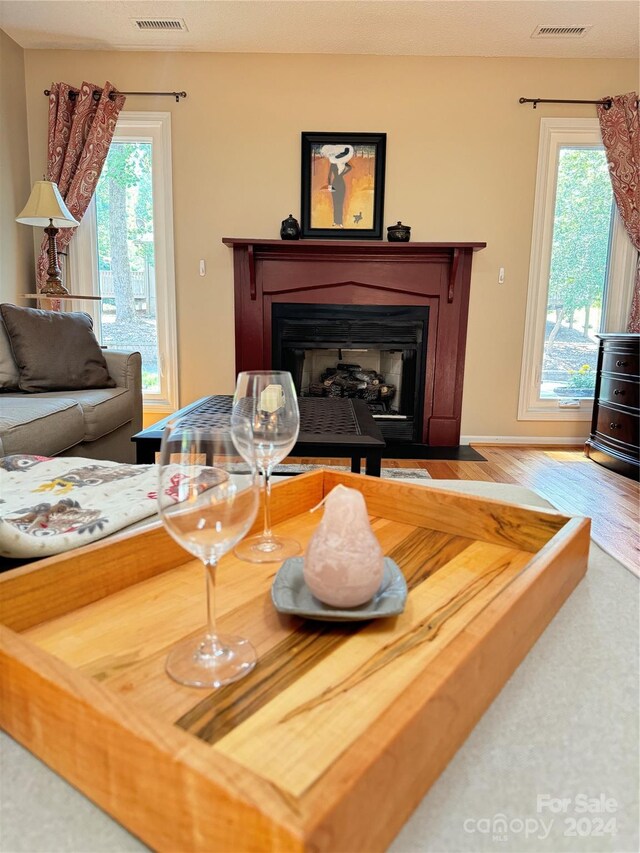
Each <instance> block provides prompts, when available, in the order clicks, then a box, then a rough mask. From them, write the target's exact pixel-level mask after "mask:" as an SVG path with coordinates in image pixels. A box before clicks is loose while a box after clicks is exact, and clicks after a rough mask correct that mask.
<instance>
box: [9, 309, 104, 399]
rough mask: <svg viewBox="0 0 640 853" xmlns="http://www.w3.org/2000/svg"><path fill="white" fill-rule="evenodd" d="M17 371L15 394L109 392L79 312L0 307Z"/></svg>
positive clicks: (101, 359) (87, 326) (86, 323)
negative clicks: (16, 390) (78, 391)
mask: <svg viewBox="0 0 640 853" xmlns="http://www.w3.org/2000/svg"><path fill="white" fill-rule="evenodd" d="M0 314H2V318H3V320H4V323H5V326H6V330H7V334H8V335H9V339H10V341H11V349H12V351H13V356H14V358H15V361H16V364H17V366H18V369H19V371H20V380H19V383H18V387H19V388H20V390H21V391H28V392H34V391H75V390H77V389H82V388H113V387H115V382H114V380H113V379H112V378H111V377H110V376H109V371H108V370H107V363H106V361H105V360H104V356H103V354H102V350H101V349H100V345H99V344H98V341H97V340H96V337H95V335H94V334H93V321H92V319H91V317H90V316H89V315H88V314H85V313H83V312H80V311H74V312H65V311H42V310H40V309H39V308H19V307H18V306H17V305H10V304H8V303H5V304H3V305H0Z"/></svg>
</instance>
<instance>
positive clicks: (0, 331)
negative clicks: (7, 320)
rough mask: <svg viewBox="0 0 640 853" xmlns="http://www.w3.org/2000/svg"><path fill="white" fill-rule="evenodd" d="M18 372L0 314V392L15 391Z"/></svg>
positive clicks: (18, 379)
mask: <svg viewBox="0 0 640 853" xmlns="http://www.w3.org/2000/svg"><path fill="white" fill-rule="evenodd" d="M19 381H20V373H19V372H18V367H17V365H16V362H15V359H14V358H13V352H12V351H11V342H10V340H9V335H7V330H6V329H5V327H4V323H3V322H2V317H1V316H0V392H2V391H17V390H18V382H19Z"/></svg>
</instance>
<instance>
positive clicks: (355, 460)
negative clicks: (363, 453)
mask: <svg viewBox="0 0 640 853" xmlns="http://www.w3.org/2000/svg"><path fill="white" fill-rule="evenodd" d="M360 471H361V468H360V454H358V455H357V456H352V457H351V473H352V474H359V473H360Z"/></svg>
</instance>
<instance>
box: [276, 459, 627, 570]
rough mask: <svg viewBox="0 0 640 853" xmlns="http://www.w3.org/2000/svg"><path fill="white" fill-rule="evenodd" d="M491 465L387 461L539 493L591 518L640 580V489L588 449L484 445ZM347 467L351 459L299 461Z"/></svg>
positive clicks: (596, 532) (438, 476)
mask: <svg viewBox="0 0 640 853" xmlns="http://www.w3.org/2000/svg"><path fill="white" fill-rule="evenodd" d="M476 450H478V452H479V453H481V454H482V455H483V456H484V457H485V458H486V460H487V461H486V462H456V461H447V462H444V461H430V460H424V459H384V460H383V467H385V468H423V469H424V470H426V471H427V472H428V473H429V475H430V476H431V477H432V478H433V479H434V480H484V481H488V482H494V483H515V484H517V485H520V486H526V487H527V488H529V489H533V490H534V491H536V492H538V494H540V495H542V497H544V498H546V499H547V500H548V501H550V502H551V503H552V504H553V505H554V506H555V507H556V508H557V509H559V510H560V511H561V512H566V513H568V514H570V515H586V516H588V517H589V518H591V535H592V537H593V539H594V540H595V541H596V542H597V543H598V544H599V545H601V546H602V547H603V548H604V549H605V550H606V551H608V552H609V553H610V554H611V555H612V556H614V557H616V559H618V560H620V561H621V562H623V563H624V564H625V565H626V566H628V567H629V568H630V569H631V570H632V571H634V572H635V573H636V574H639V575H640V535H639V526H640V487H639V486H638V483H636V482H634V481H633V480H630V479H628V478H627V477H622V476H620V475H619V474H614V473H613V472H612V471H609V470H608V469H607V468H603V467H602V466H601V465H598V464H597V463H595V462H592V461H591V460H590V459H587V458H586V457H585V456H584V453H583V451H582V448H581V447H580V448H575V449H567V448H561V449H558V448H556V449H554V448H547V447H544V448H543V447H526V448H525V447H505V446H502V445H501V446H497V445H491V446H488V445H482V446H481V445H478V446H477V447H476ZM290 461H291V462H294V461H296V462H300V463H306V464H317V465H347V464H348V460H345V459H297V460H293V459H292V460H290Z"/></svg>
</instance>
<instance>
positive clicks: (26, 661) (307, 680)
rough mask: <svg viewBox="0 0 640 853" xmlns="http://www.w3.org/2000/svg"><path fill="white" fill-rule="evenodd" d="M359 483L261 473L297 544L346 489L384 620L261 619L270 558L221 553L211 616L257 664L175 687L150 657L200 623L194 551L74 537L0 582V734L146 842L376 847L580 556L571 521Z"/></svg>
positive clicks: (583, 548)
mask: <svg viewBox="0 0 640 853" xmlns="http://www.w3.org/2000/svg"><path fill="white" fill-rule="evenodd" d="M367 480H369V481H371V478H365V477H359V476H354V475H348V474H336V473H332V472H328V471H325V472H322V471H320V472H313V473H310V474H306V475H303V476H301V477H297V478H295V480H291V481H288V482H287V483H282V484H279V485H278V486H277V487H275V488H274V507H273V514H274V520H276V521H277V530H278V532H280V533H281V534H283V535H293V536H295V537H296V538H298V539H299V541H300V542H301V544H302V545H303V546H304V545H305V544H306V542H307V541H308V539H309V537H310V535H311V533H312V532H313V530H314V529H315V526H316V525H317V523H318V521H319V517H318V514H314V515H311V514H310V513H309V512H308V510H309V509H310V508H311V507H313V506H315V505H316V504H317V503H318V502H319V501H320V500H321V499H322V497H323V496H324V495H325V494H326V493H328V491H330V490H331V488H333V487H334V486H335V485H336V484H337V483H338V482H343V483H345V484H346V485H355V486H356V487H357V488H359V489H360V490H361V491H363V493H364V495H365V498H366V500H367V505H368V508H369V512H370V514H371V517H372V523H373V529H374V531H375V532H376V535H377V536H378V538H379V541H380V543H381V545H382V547H383V550H384V553H385V554H388V555H389V556H391V557H392V558H393V559H394V560H395V561H396V562H397V563H398V565H399V566H400V567H401V569H402V570H403V572H404V574H405V577H406V579H407V584H408V587H409V590H410V593H409V597H408V601H407V607H406V609H405V611H404V612H403V613H402V614H401V615H400V616H398V617H396V618H393V619H386V620H380V621H372V622H369V623H364V624H363V623H354V624H350V625H345V624H342V625H336V624H335V623H332V624H327V623H314V622H306V621H303V620H300V619H296V618H292V617H287V616H282V615H280V614H278V613H277V612H276V611H275V609H274V608H273V605H272V603H271V600H270V594H269V593H270V587H271V584H272V581H273V578H274V575H275V573H276V571H277V568H278V565H277V564H271V565H262V566H261V565H253V564H248V563H243V562H241V561H238V560H236V559H235V558H234V557H233V556H228V557H226V558H225V559H224V560H223V561H222V563H221V565H220V567H219V573H218V592H217V602H216V608H217V612H218V615H219V629H220V630H221V631H222V632H225V631H226V632H228V633H239V634H242V635H244V636H247V637H249V638H250V639H251V641H252V642H253V644H254V645H255V647H256V649H257V651H258V655H259V663H258V665H257V667H256V668H255V670H254V671H253V672H252V673H250V674H249V676H247V677H246V678H244V679H243V680H242V681H239V682H237V683H235V684H232V685H228V686H227V687H225V688H222V689H221V690H218V691H202V690H194V689H191V688H186V687H181V686H180V685H177V684H175V683H174V682H172V681H171V680H170V679H169V678H168V677H167V676H166V674H165V672H164V661H165V658H166V655H167V652H168V650H169V648H170V647H171V645H172V644H173V643H174V642H176V641H177V640H179V639H181V638H182V637H184V636H186V635H188V634H191V633H196V632H197V630H198V629H199V628H201V626H202V623H203V622H204V618H205V587H204V574H203V569H202V566H201V564H200V563H199V561H196V560H192V559H190V558H189V556H188V555H187V554H186V553H185V552H184V551H182V549H180V548H179V547H178V546H177V545H175V543H173V541H172V540H171V539H169V537H168V536H167V535H166V534H165V533H164V531H163V530H162V529H161V528H158V529H155V530H153V531H150V532H148V533H145V534H141V535H138V536H136V537H129V538H124V539H122V540H120V541H119V542H112V543H105V544H98V545H95V546H89V547H88V548H86V549H83V551H82V552H76V554H75V555H74V556H71V557H70V556H67V555H64V556H62V557H56V558H50V559H49V560H44V561H41V562H40V563H38V564H35V565H34V566H32V567H28V568H25V569H20V570H15V571H14V572H10V573H7V574H6V575H5V576H3V578H2V579H0V605H1V606H2V617H3V618H2V621H3V622H4V623H5V625H6V626H8V628H4V629H3V650H4V664H3V667H2V671H3V673H4V675H3V683H2V687H3V698H4V699H5V700H6V701H4V702H3V712H2V718H3V722H4V725H5V726H6V727H7V730H8V731H9V732H10V733H11V734H13V735H14V736H15V737H16V738H17V739H18V740H20V741H22V742H23V743H24V744H25V745H26V746H27V747H29V748H30V749H32V751H34V752H35V753H36V754H38V755H40V756H41V757H42V758H43V759H44V760H45V761H47V762H48V763H50V764H51V766H52V767H54V769H57V770H58V771H59V772H60V773H61V774H62V775H63V776H65V777H67V778H68V779H69V780H70V781H72V782H73V783H74V784H76V785H77V786H78V787H79V788H81V789H82V790H83V791H84V792H85V793H87V795H88V796H90V797H92V798H93V799H94V800H95V801H96V802H98V803H99V804H100V805H102V806H103V807H104V808H105V809H106V810H107V811H109V812H110V813H111V814H113V815H114V817H116V818H117V819H118V820H120V821H121V822H122V823H123V824H124V825H125V826H127V827H128V828H129V829H131V830H132V831H133V832H135V833H137V834H139V835H140V837H141V838H143V839H144V840H145V841H146V842H147V843H149V844H151V845H152V846H154V847H156V848H157V849H176V848H179V849H183V850H192V849H193V850H214V849H220V850H250V849H276V850H284V849H314V850H315V849H317V850H332V851H338V850H350V851H351V850H359V849H366V850H374V849H384V847H385V846H386V844H387V843H388V842H389V841H390V840H391V838H392V837H393V835H394V834H395V833H396V832H397V831H398V829H399V828H400V826H401V825H402V823H403V822H404V821H405V820H406V818H407V817H408V815H409V814H410V813H411V811H412V809H413V808H414V807H415V805H416V804H417V803H418V802H419V800H420V798H421V797H422V796H423V795H424V793H425V791H426V790H427V788H428V787H429V785H430V784H431V783H432V782H433V781H434V780H435V778H437V776H438V775H439V773H440V772H441V771H442V769H443V768H444V766H446V763H447V762H448V760H449V759H450V758H451V756H452V755H453V754H454V752H455V750H456V749H457V748H458V746H459V745H460V743H461V742H462V741H463V740H464V738H465V737H466V735H467V734H468V733H469V731H470V730H471V728H472V727H473V725H474V724H475V722H476V721H477V719H478V718H479V717H480V715H481V714H482V712H483V711H484V710H485V708H486V707H487V706H488V704H489V703H490V702H491V700H492V699H493V698H494V696H495V695H496V693H497V692H498V691H499V689H500V688H501V686H502V685H503V684H504V682H505V681H506V679H507V678H508V676H509V675H510V674H511V672H512V671H513V669H514V668H515V667H516V666H517V664H518V663H519V662H520V660H521V659H522V658H523V657H524V655H525V654H526V652H527V651H528V649H529V648H530V646H531V645H532V644H533V642H535V639H536V638H537V636H539V634H540V633H541V631H542V630H543V629H544V627H545V625H546V624H547V623H548V621H549V620H550V619H551V617H552V616H553V614H554V613H555V612H556V611H557V609H558V607H559V606H560V605H561V603H562V601H563V600H564V599H565V598H566V596H567V595H568V594H569V593H570V591H571V590H572V589H573V587H574V586H575V584H576V583H577V582H578V581H579V579H580V577H581V576H582V575H583V574H584V571H585V568H586V560H587V553H588V544H589V526H588V521H586V520H584V519H568V518H566V517H564V516H562V515H559V514H557V513H548V512H544V511H541V510H537V509H532V508H517V507H511V506H506V505H503V504H501V503H499V502H496V501H487V500H480V499H478V498H475V497H471V496H467V495H461V494H455V493H451V492H444V491H442V492H438V491H436V490H433V489H423V488H421V487H416V486H410V485H407V484H401V483H396V482H388V481H373V482H367ZM256 526H257V527H259V524H258V523H257V524H256ZM11 629H12V630H11ZM18 632H19V633H18Z"/></svg>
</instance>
